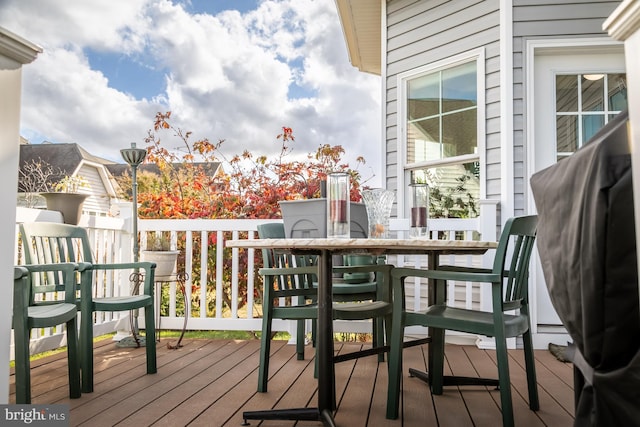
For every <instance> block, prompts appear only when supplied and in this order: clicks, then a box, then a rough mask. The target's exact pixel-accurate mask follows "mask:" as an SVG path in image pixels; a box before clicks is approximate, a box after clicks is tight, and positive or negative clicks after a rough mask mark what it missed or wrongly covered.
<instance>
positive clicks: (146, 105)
mask: <svg viewBox="0 0 640 427" xmlns="http://www.w3.org/2000/svg"><path fill="white" fill-rule="evenodd" d="M0 26H2V27H4V28H6V29H8V30H9V31H11V32H13V33H15V34H17V35H19V36H21V37H23V38H25V39H27V40H28V41H30V42H32V43H35V44H37V45H39V46H40V47H42V49H43V53H41V54H39V55H38V57H37V59H36V60H35V61H34V62H33V63H31V64H28V65H26V66H25V67H23V78H22V86H23V87H22V111H21V124H20V128H21V135H22V136H23V137H25V138H27V139H28V140H29V141H30V142H31V143H34V144H37V143H41V142H43V141H50V142H55V143H77V144H79V145H80V146H82V147H83V148H85V149H86V150H87V151H88V152H90V153H91V154H94V155H96V156H100V157H103V158H106V159H109V160H112V161H116V162H123V161H122V158H121V157H120V152H119V150H120V149H121V148H126V147H129V146H130V144H131V142H135V143H136V144H137V146H138V147H145V144H144V138H145V136H146V135H147V131H148V130H149V129H151V128H152V126H153V120H154V117H155V115H156V113H157V112H166V111H171V112H172V116H171V117H172V124H173V125H175V126H177V127H179V128H181V129H183V130H185V131H191V132H193V135H192V137H191V138H192V139H193V140H195V139H199V138H209V140H210V141H212V142H216V141H218V140H220V139H224V140H225V142H224V144H223V145H222V152H223V154H225V156H231V155H233V154H241V153H242V152H243V151H244V150H249V151H250V152H252V153H253V154H254V155H267V156H269V157H271V158H273V157H275V155H276V154H277V153H279V150H280V144H279V140H277V139H276V135H278V134H279V133H281V131H282V127H283V126H287V127H291V128H292V129H293V133H294V136H295V138H296V140H295V142H294V143H293V144H292V148H293V152H292V153H291V155H290V157H289V158H290V159H292V160H293V159H296V158H303V157H305V156H306V155H307V154H308V153H314V152H315V151H316V149H317V148H318V146H320V145H321V144H331V145H338V144H339V145H342V146H343V147H344V148H345V150H346V154H345V157H344V158H345V160H346V161H348V162H349V163H350V164H351V165H352V166H355V159H356V158H357V157H358V156H363V157H364V158H365V160H366V164H365V165H364V166H360V168H359V170H360V172H361V173H362V175H363V177H364V178H365V179H368V182H367V184H368V185H370V186H379V185H380V180H381V172H380V171H381V168H382V167H381V158H382V155H381V153H382V148H381V142H380V140H381V122H380V121H381V114H380V93H381V82H380V77H379V76H374V75H371V74H367V73H362V72H359V71H358V70H357V69H356V68H354V67H353V66H352V65H351V64H350V63H349V55H348V52H347V49H346V44H345V41H344V37H343V33H342V29H341V27H340V21H339V18H338V14H337V9H336V5H335V1H334V0H126V1H113V0H59V1H50V0H0ZM172 142H173V140H171V139H170V141H168V142H167V144H166V145H165V147H166V148H168V149H171V148H175V147H170V146H168V145H169V144H171V143H172ZM174 145H175V146H176V147H177V145H178V144H177V142H176V144H174Z"/></svg>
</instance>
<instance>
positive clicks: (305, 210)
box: [278, 199, 369, 238]
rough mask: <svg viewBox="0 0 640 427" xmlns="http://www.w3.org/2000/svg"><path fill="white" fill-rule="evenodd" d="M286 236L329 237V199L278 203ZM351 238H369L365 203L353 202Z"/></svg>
mask: <svg viewBox="0 0 640 427" xmlns="http://www.w3.org/2000/svg"><path fill="white" fill-rule="evenodd" d="M278 204H279V205H280V210H281V211H282V222H284V230H285V235H286V236H287V237H293V238H317V237H327V199H303V200H286V201H281V202H278ZM350 209H351V224H350V229H351V237H352V238H361V237H362V238H364V237H367V229H368V228H369V226H368V224H369V223H368V220H367V209H366V207H365V205H364V203H355V202H351V207H350Z"/></svg>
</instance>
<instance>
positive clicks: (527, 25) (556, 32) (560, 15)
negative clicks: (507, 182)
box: [513, 0, 621, 215]
mask: <svg viewBox="0 0 640 427" xmlns="http://www.w3.org/2000/svg"><path fill="white" fill-rule="evenodd" d="M620 3H621V2H620V1H596V0H591V1H589V0H568V1H566V0H565V1H562V2H551V1H547V0H513V21H514V23H513V51H514V52H513V68H514V70H513V94H514V106H513V114H514V127H513V132H514V135H513V141H514V161H515V165H514V167H515V169H514V179H515V181H514V193H515V194H514V203H515V205H514V208H515V209H514V213H515V214H516V215H519V214H523V213H527V212H530V211H531V208H530V207H528V206H527V202H526V201H527V198H526V196H525V195H526V194H527V193H528V190H527V188H528V182H529V181H528V175H529V173H528V172H527V170H526V167H525V165H526V162H527V160H526V159H525V153H526V151H527V150H526V149H525V147H526V141H524V139H525V135H526V132H525V123H526V120H525V116H524V115H525V111H524V108H525V105H526V101H527V100H526V99H525V97H526V94H525V90H524V85H525V82H524V76H525V75H526V72H525V69H524V66H525V65H524V58H525V52H524V49H525V43H526V40H527V39H544V38H574V37H601V36H605V35H606V33H605V32H604V31H602V24H603V22H604V21H605V19H606V18H607V17H608V16H609V15H610V14H611V13H612V12H613V10H614V9H615V8H616V7H617V6H618V5H619V4H620Z"/></svg>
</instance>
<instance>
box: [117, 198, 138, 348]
mask: <svg viewBox="0 0 640 427" xmlns="http://www.w3.org/2000/svg"><path fill="white" fill-rule="evenodd" d="M118 208H119V209H120V218H122V219H123V221H124V227H123V230H122V242H121V243H122V246H121V247H122V250H121V253H120V256H121V259H120V262H132V261H133V235H132V234H131V226H132V223H131V221H132V220H133V218H132V216H133V208H132V206H131V203H130V202H119V203H118ZM119 287H120V289H119V295H128V294H129V293H130V292H131V289H130V288H131V285H130V283H129V280H128V277H121V278H120V283H119ZM114 291H115V289H114ZM116 327H117V328H118V329H117V332H116V334H115V335H114V337H113V341H120V340H121V339H123V338H126V337H128V336H130V335H131V323H130V322H129V316H128V315H127V316H123V317H121V318H120V319H119V320H118V323H117V325H116Z"/></svg>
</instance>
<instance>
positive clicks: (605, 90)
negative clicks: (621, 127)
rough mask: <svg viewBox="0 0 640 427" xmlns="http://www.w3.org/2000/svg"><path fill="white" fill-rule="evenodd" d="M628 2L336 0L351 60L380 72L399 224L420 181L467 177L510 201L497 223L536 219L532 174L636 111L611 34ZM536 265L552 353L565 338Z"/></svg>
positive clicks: (541, 322)
mask: <svg viewBox="0 0 640 427" xmlns="http://www.w3.org/2000/svg"><path fill="white" fill-rule="evenodd" d="M620 3H621V2H620V1H595V0H570V1H553V2H549V1H545V2H541V1H534V0H500V1H497V0H456V1H445V0H388V1H381V0H378V1H375V0H374V1H371V0H336V4H337V8H338V12H339V16H340V20H341V24H342V27H343V32H344V36H345V41H346V44H347V47H348V51H349V56H350V60H351V63H352V64H353V65H354V66H355V67H357V68H358V69H360V70H361V71H363V72H367V73H372V74H376V75H380V76H381V84H382V94H383V95H382V97H383V98H382V103H381V104H382V109H383V111H382V117H383V127H384V129H382V132H381V135H382V141H383V145H384V152H385V155H384V156H383V158H385V159H386V164H385V165H384V171H383V174H384V175H385V182H386V186H387V188H389V189H391V190H396V192H397V200H398V201H399V203H398V205H397V208H396V212H397V215H398V217H406V216H407V213H406V212H407V209H408V208H409V206H408V203H409V202H408V199H409V198H408V197H407V196H406V195H407V194H408V190H409V184H410V183H411V181H412V180H417V181H420V180H427V181H428V182H429V183H431V185H437V186H441V185H443V183H441V182H439V181H438V179H437V176H450V175H451V174H453V175H456V174H462V173H470V174H471V177H472V178H473V180H474V181H475V182H476V183H477V189H476V190H475V191H477V194H476V197H477V198H479V199H492V200H496V201H499V209H498V215H499V218H497V223H498V224H503V223H504V221H506V219H507V218H509V217H511V216H514V215H522V214H530V213H535V205H534V201H533V198H532V195H531V191H530V187H529V178H530V177H531V175H532V174H534V173H535V172H537V171H539V170H541V169H544V168H546V167H548V166H550V165H552V164H554V163H555V162H556V161H558V160H559V159H561V158H562V157H565V156H568V155H570V154H571V153H572V152H574V151H575V150H576V149H577V148H579V147H580V146H581V145H582V144H583V143H584V142H586V141H587V140H588V139H589V137H590V136H591V135H593V134H594V133H595V132H596V131H597V130H598V129H599V128H600V127H602V126H603V125H604V124H606V123H607V122H608V120H609V119H610V118H612V117H613V116H615V115H616V114H617V113H619V112H620V111H622V110H624V109H626V105H627V87H626V74H625V58H624V49H623V45H622V44H621V43H619V42H617V41H614V40H612V39H611V38H610V37H609V36H608V35H607V33H606V32H605V31H603V29H602V25H603V23H604V21H605V20H606V18H607V17H609V15H610V14H611V13H612V12H613V11H614V9H615V8H616V7H617V6H618V5H619V4H620ZM443 171H448V174H447V173H443ZM433 177H436V179H434V178H433ZM444 185H446V184H444ZM534 264H535V268H534V269H533V271H532V273H531V274H532V288H531V299H532V302H533V305H534V313H533V321H534V331H535V343H536V345H537V346H538V347H545V346H546V343H547V342H549V341H555V342H558V341H561V339H559V336H558V335H555V334H556V333H562V332H563V331H564V330H563V328H562V327H561V322H560V319H559V318H558V316H557V314H556V312H555V310H554V309H553V307H552V306H551V303H550V300H549V297H548V292H547V289H546V285H545V283H544V279H543V277H542V270H541V269H540V266H539V262H537V259H536V260H534ZM559 343H562V342H559Z"/></svg>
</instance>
